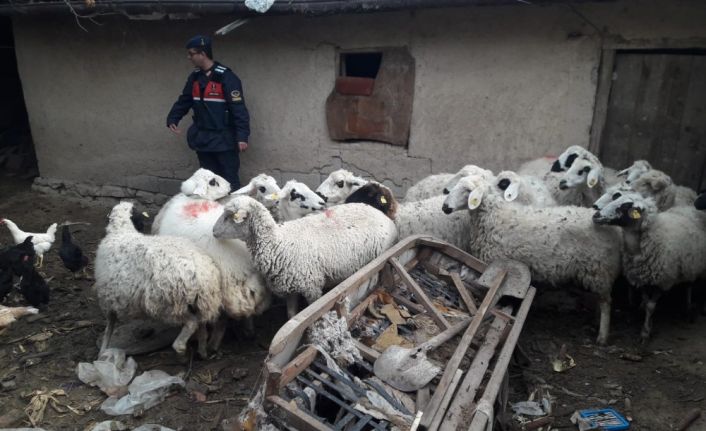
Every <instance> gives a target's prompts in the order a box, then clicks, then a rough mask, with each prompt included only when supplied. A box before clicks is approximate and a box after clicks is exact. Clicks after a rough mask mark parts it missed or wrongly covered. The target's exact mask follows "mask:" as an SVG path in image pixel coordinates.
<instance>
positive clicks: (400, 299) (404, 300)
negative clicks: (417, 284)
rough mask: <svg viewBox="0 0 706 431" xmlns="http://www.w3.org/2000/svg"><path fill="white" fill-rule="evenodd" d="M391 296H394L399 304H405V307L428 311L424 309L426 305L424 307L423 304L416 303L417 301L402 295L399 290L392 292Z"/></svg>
mask: <svg viewBox="0 0 706 431" xmlns="http://www.w3.org/2000/svg"><path fill="white" fill-rule="evenodd" d="M391 296H392V297H393V298H395V301H397V302H398V303H399V304H401V305H404V306H405V307H407V308H409V309H410V310H412V311H414V312H416V313H424V312H425V311H426V310H425V309H424V307H422V306H421V305H419V304H416V303H414V302H412V301H411V300H409V299H407V298H405V297H404V296H402V294H401V293H399V291H398V292H396V293H392V294H391Z"/></svg>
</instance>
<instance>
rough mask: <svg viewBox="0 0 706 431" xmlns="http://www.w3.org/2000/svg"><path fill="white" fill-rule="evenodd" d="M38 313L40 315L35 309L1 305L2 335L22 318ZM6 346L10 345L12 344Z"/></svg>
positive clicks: (0, 321)
mask: <svg viewBox="0 0 706 431" xmlns="http://www.w3.org/2000/svg"><path fill="white" fill-rule="evenodd" d="M37 313H39V310H38V309H36V308H34V307H6V306H4V305H0V334H1V333H2V332H3V331H4V330H5V328H7V327H8V326H10V325H11V324H12V323H14V322H16V321H17V319H19V318H20V317H22V316H27V315H29V314H37ZM6 344H10V342H7V343H6Z"/></svg>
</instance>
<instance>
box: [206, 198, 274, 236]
mask: <svg viewBox="0 0 706 431" xmlns="http://www.w3.org/2000/svg"><path fill="white" fill-rule="evenodd" d="M257 205H260V207H261V208H262V210H263V211H264V212H267V210H266V209H265V208H264V207H263V206H262V204H260V203H259V202H257V201H256V200H255V199H253V198H251V197H250V196H235V197H234V198H233V199H231V200H230V201H229V202H228V203H226V204H225V206H224V209H223V214H222V215H221V217H220V218H219V219H218V221H216V224H214V225H213V236H214V237H216V238H219V239H240V240H243V241H245V240H246V239H247V238H248V237H249V236H250V229H249V224H250V223H249V222H250V219H251V217H252V214H253V212H254V211H256V210H257V208H256V207H257Z"/></svg>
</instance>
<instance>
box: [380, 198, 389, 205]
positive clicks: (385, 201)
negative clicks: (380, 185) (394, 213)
mask: <svg viewBox="0 0 706 431" xmlns="http://www.w3.org/2000/svg"><path fill="white" fill-rule="evenodd" d="M380 203H382V204H386V203H387V199H385V196H380Z"/></svg>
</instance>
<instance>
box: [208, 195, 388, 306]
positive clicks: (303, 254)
mask: <svg viewBox="0 0 706 431" xmlns="http://www.w3.org/2000/svg"><path fill="white" fill-rule="evenodd" d="M213 234H214V236H215V237H216V238H238V239H242V240H244V241H245V242H246V243H247V245H248V249H249V250H250V254H251V256H252V260H253V263H254V264H255V266H256V267H257V268H258V269H259V270H260V272H261V273H262V274H263V275H264V276H265V279H266V280H267V286H268V287H269V289H270V290H271V291H272V292H273V293H274V294H276V295H278V296H284V297H287V312H288V314H289V316H290V317H292V316H293V315H294V314H295V313H296V311H297V306H296V304H297V294H301V295H303V296H304V297H305V298H306V300H307V301H308V302H309V303H311V302H313V301H315V300H316V299H318V298H319V297H320V296H321V295H322V292H323V290H324V289H326V288H329V287H332V286H334V285H336V284H337V283H339V282H341V281H342V280H344V279H345V278H347V277H349V276H350V275H351V274H353V273H354V272H355V271H357V270H358V269H360V268H361V267H362V266H363V265H365V264H367V263H368V262H370V261H371V260H372V259H374V258H375V257H377V256H378V255H379V254H380V253H382V252H383V251H385V250H387V249H388V248H389V247H391V246H392V245H393V244H394V243H395V241H396V240H397V229H396V228H395V225H394V223H393V222H392V220H390V219H389V218H388V217H387V216H386V215H384V214H383V213H382V212H380V211H378V210H376V209H375V208H372V207H370V206H368V205H365V204H358V203H355V204H345V205H338V206H335V207H333V208H330V209H328V210H326V211H325V212H324V213H320V214H314V215H311V216H308V217H304V218H301V219H298V220H293V221H289V222H285V223H283V224H281V225H278V224H277V223H276V222H275V220H274V219H273V218H272V215H271V214H270V213H269V212H268V211H267V210H266V209H265V207H264V206H262V204H260V203H259V202H257V201H256V200H254V199H252V198H250V197H247V196H238V197H236V198H235V199H233V200H231V201H230V202H228V204H227V205H226V207H225V212H224V213H223V215H222V216H221V218H220V219H219V220H218V222H217V223H216V225H215V226H214V228H213Z"/></svg>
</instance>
